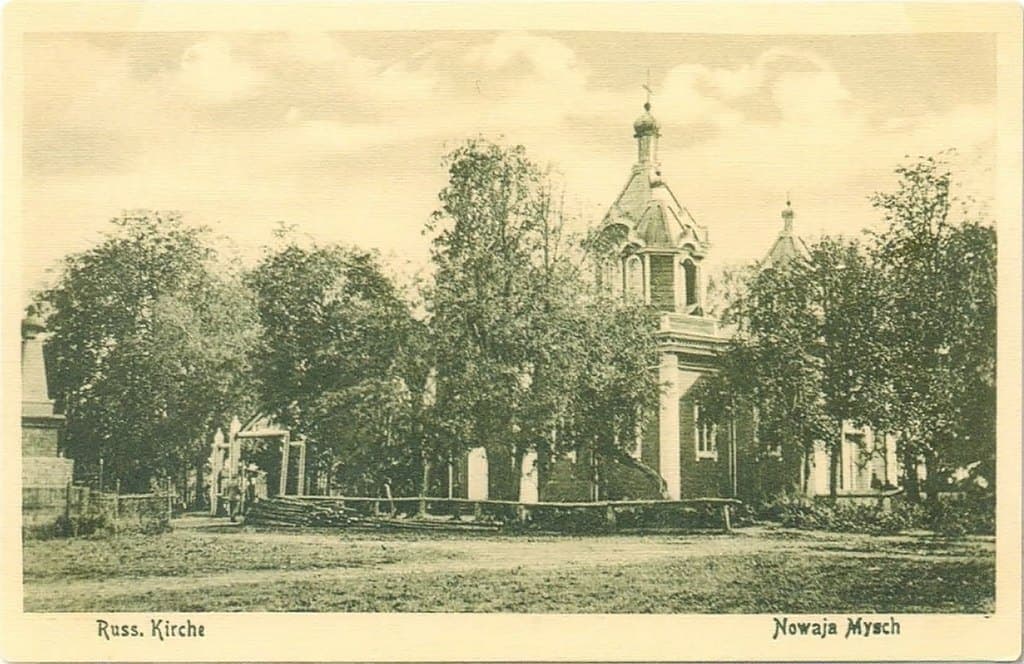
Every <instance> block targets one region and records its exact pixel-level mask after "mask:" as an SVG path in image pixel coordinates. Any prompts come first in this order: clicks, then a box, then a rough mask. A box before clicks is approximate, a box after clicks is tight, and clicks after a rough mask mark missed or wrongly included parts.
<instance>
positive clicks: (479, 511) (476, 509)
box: [473, 501, 484, 521]
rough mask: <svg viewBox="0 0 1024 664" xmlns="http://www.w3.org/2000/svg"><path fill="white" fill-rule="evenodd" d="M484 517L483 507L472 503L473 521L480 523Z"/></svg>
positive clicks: (477, 503)
mask: <svg viewBox="0 0 1024 664" xmlns="http://www.w3.org/2000/svg"><path fill="white" fill-rule="evenodd" d="M483 517H484V506H483V505H481V504H480V503H479V501H478V502H475V503H473V520H474V521H482V520H483Z"/></svg>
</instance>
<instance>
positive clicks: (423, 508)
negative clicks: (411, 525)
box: [418, 456, 430, 516]
mask: <svg viewBox="0 0 1024 664" xmlns="http://www.w3.org/2000/svg"><path fill="white" fill-rule="evenodd" d="M429 492H430V460H429V459H427V458H426V457H425V456H424V457H423V477H422V478H421V481H420V497H421V498H423V497H426V496H427V494H428V493H429ZM418 513H419V516H425V515H426V513H427V503H426V501H425V500H421V501H420V506H419V510H418Z"/></svg>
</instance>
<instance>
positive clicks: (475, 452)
mask: <svg viewBox="0 0 1024 664" xmlns="http://www.w3.org/2000/svg"><path fill="white" fill-rule="evenodd" d="M487 482H488V473H487V448H485V447H474V448H473V449H471V450H470V451H469V458H468V460H467V463H466V498H469V499H470V500H487V497H488V493H487Z"/></svg>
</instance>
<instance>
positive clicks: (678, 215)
mask: <svg viewBox="0 0 1024 664" xmlns="http://www.w3.org/2000/svg"><path fill="white" fill-rule="evenodd" d="M633 138H634V139H635V140H636V146H637V147H636V150H637V151H636V162H635V163H634V164H633V166H632V167H631V169H630V171H629V175H628V178H627V180H626V184H625V186H624V187H623V188H622V190H621V192H620V193H619V195H618V196H617V197H616V199H615V200H614V202H613V203H612V204H611V206H610V207H609V209H608V211H607V213H606V214H605V216H604V218H603V220H602V221H601V224H600V227H599V237H601V238H602V240H603V241H602V242H601V244H602V246H604V247H605V248H608V249H609V250H608V251H607V253H606V254H605V255H604V256H603V257H602V258H601V259H600V260H599V264H598V265H597V269H596V272H597V279H598V281H599V283H600V285H601V286H602V287H604V288H606V289H608V291H609V292H611V293H613V294H615V295H620V296H622V297H626V298H637V299H640V300H642V301H643V302H644V303H646V304H649V305H650V306H652V307H653V308H655V309H656V310H658V311H659V312H660V322H659V327H658V332H657V337H658V362H657V372H658V382H659V383H660V384H661V385H662V391H661V396H660V403H659V408H658V412H657V415H656V417H654V418H653V419H652V421H651V422H649V423H648V425H647V426H646V427H644V429H643V432H642V434H641V435H640V436H638V440H637V444H636V448H635V450H634V453H633V461H634V465H633V466H629V465H625V464H619V465H618V466H617V467H616V468H611V469H607V470H610V471H612V472H607V471H606V472H604V473H602V475H603V477H604V478H605V479H606V480H607V479H613V480H614V483H615V484H617V485H618V486H617V488H616V489H613V490H611V491H609V492H608V493H607V494H606V495H603V496H601V497H602V498H607V499H622V498H650V497H663V498H669V499H676V500H678V499H681V498H698V497H739V498H741V499H745V500H751V499H755V498H759V497H767V496H770V495H772V494H775V493H778V492H781V491H784V490H785V491H789V490H792V489H794V488H796V489H798V490H799V491H800V492H802V493H803V494H805V495H807V496H814V495H829V493H830V491H831V487H830V484H831V474H830V463H829V461H830V457H829V450H828V448H829V446H827V445H826V444H825V443H824V442H822V443H819V444H818V445H817V446H816V448H815V450H814V452H813V454H812V455H811V458H810V459H808V460H804V461H803V462H802V463H801V464H800V465H796V464H790V463H787V462H785V461H784V460H783V459H782V455H781V454H772V451H771V449H767V447H766V446H764V445H762V443H761V442H760V441H759V440H758V431H757V410H756V407H748V408H746V409H738V411H737V413H736V416H735V417H734V419H733V420H732V421H729V422H724V423H723V422H720V423H717V424H716V423H712V422H710V421H709V419H708V418H705V417H703V416H702V412H701V403H700V400H699V398H698V394H699V392H700V390H699V387H700V384H701V382H702V381H704V380H706V379H707V377H708V376H710V375H711V374H713V373H714V371H715V370H716V362H717V358H718V356H719V354H720V353H722V352H723V351H724V350H725V348H726V346H727V344H728V342H729V339H730V331H729V330H726V329H723V327H722V326H721V325H720V324H719V321H718V320H717V319H715V318H714V317H712V316H710V315H708V314H707V312H706V307H705V297H706V292H705V289H706V274H705V267H704V261H705V259H706V258H707V256H708V254H709V252H710V251H711V247H712V245H711V241H710V236H709V233H708V229H707V227H705V226H703V225H701V224H700V223H699V222H698V221H697V220H696V219H695V218H694V217H693V215H692V214H691V213H690V211H689V210H688V209H687V208H686V207H685V205H683V204H682V203H681V202H680V200H679V198H678V197H677V196H676V195H675V193H674V192H673V191H672V189H671V188H670V186H669V184H668V182H667V180H666V178H665V177H664V176H663V174H662V170H661V165H660V163H659V161H658V141H659V139H660V138H661V127H660V125H659V124H658V121H657V120H656V119H655V118H654V116H653V115H652V114H651V104H650V102H649V101H648V102H647V103H646V104H644V111H643V113H642V114H641V115H640V117H639V118H637V120H636V121H635V122H634V123H633ZM794 217H795V214H794V211H793V209H792V206H791V205H790V203H789V202H788V201H787V203H786V207H785V209H784V210H783V212H782V221H783V227H782V230H781V232H780V233H779V236H778V238H777V239H776V241H775V243H774V244H773V245H772V247H771V248H770V249H769V250H768V251H767V253H766V256H765V258H764V260H763V261H762V262H761V265H760V267H761V269H766V268H768V267H769V266H771V265H778V264H782V263H785V262H787V261H791V260H807V259H809V257H810V254H809V251H808V248H807V246H806V244H805V243H804V241H803V240H802V239H801V238H800V237H799V236H798V235H797V234H796V233H795V231H794V228H793V221H794ZM842 436H843V439H842V441H841V444H840V445H839V450H840V455H841V456H840V462H839V473H838V478H837V479H838V484H837V493H838V494H839V495H843V496H850V497H855V496H863V497H870V496H874V495H877V493H878V492H879V491H882V490H885V489H891V488H894V487H895V485H896V483H897V482H898V477H899V474H898V473H899V470H898V467H897V463H896V456H895V442H894V440H893V438H892V436H891V435H882V434H876V433H874V432H872V431H871V430H870V429H867V428H858V427H854V426H853V425H852V424H850V423H846V424H845V425H844V427H843V432H842ZM487 452H488V450H487V449H486V448H484V447H480V448H476V449H474V450H472V451H471V452H470V453H469V455H468V459H466V460H464V461H463V463H462V464H461V470H460V473H459V475H460V481H459V484H460V485H462V486H463V489H462V491H461V492H460V493H461V494H462V495H463V496H466V497H469V498H476V499H484V498H488V497H493V492H490V491H489V484H492V482H489V481H488V466H489V464H488V454H487ZM535 457H536V455H535V454H528V455H526V457H525V458H524V461H523V467H522V480H521V482H520V500H522V501H524V502H535V501H537V500H538V499H539V500H542V501H545V500H566V499H570V500H572V499H586V498H587V496H586V494H585V493H583V492H582V491H581V490H580V489H579V488H578V487H577V489H576V490H575V491H574V490H572V489H571V488H569V489H567V487H572V486H573V485H574V484H575V485H582V484H585V483H586V482H587V481H589V473H588V471H587V469H585V468H582V466H584V465H585V463H584V462H582V460H581V461H580V462H579V463H577V461H576V460H575V459H573V460H568V461H567V460H560V461H558V462H555V463H552V464H549V465H547V466H546V467H547V468H548V476H547V477H540V476H539V472H538V468H537V463H536V458H535ZM492 463H493V462H492ZM574 467H575V469H574ZM637 468H640V469H643V470H645V471H647V472H648V474H650V475H655V474H656V476H660V480H661V482H660V487H659V486H656V485H652V484H651V482H650V480H649V478H646V477H644V474H643V473H637ZM492 470H493V469H492ZM652 471H653V472H652ZM613 473H614V474H618V475H621V474H623V473H632V474H633V476H634V477H633V478H632V480H631V481H622V480H621V479H618V478H613V477H611V475H612V474H613ZM623 487H625V488H623ZM590 497H591V498H592V497H593V496H592V495H591V496H590Z"/></svg>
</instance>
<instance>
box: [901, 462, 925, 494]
mask: <svg viewBox="0 0 1024 664" xmlns="http://www.w3.org/2000/svg"><path fill="white" fill-rule="evenodd" d="M903 487H904V489H905V491H906V494H907V499H908V500H910V501H912V502H915V503H917V502H920V501H921V486H920V484H919V483H918V481H917V458H916V457H915V455H914V454H913V453H911V452H908V451H904V453H903Z"/></svg>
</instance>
